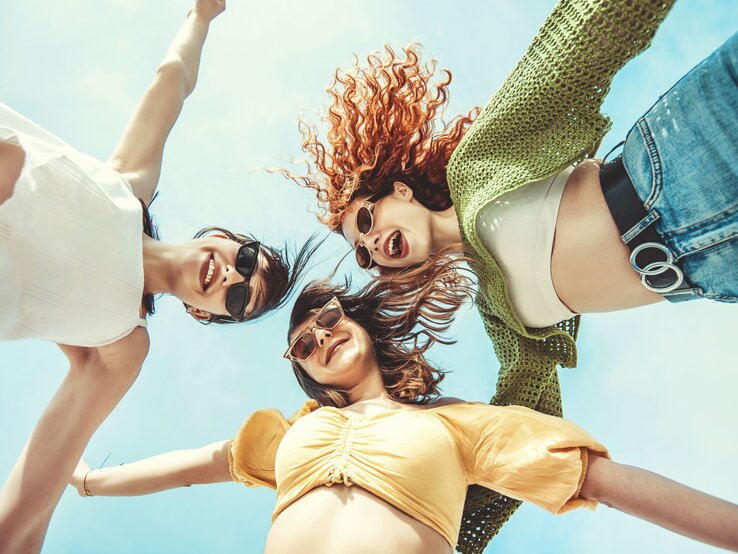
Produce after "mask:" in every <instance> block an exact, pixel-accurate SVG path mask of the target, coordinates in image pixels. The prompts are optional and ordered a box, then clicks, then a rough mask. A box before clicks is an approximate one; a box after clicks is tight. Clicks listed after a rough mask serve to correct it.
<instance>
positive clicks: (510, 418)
mask: <svg viewBox="0 0 738 554" xmlns="http://www.w3.org/2000/svg"><path fill="white" fill-rule="evenodd" d="M447 269H448V267H447V266H446V267H440V269H437V272H436V273H435V274H434V275H433V276H430V278H431V282H434V283H439V282H441V281H442V282H443V285H442V286H435V287H428V288H426V289H424V290H423V292H422V293H421V294H420V295H419V296H416V297H414V298H409V297H402V296H400V295H396V294H391V289H389V288H387V287H386V286H385V284H384V283H382V282H375V283H373V284H370V285H369V286H368V287H367V288H365V289H363V290H362V291H359V292H358V293H356V294H349V293H348V292H347V289H346V288H344V287H338V286H332V285H330V284H327V283H325V282H316V283H313V284H311V285H309V286H308V287H307V288H306V289H304V290H303V292H302V293H301V295H300V296H299V298H298V300H297V303H296V305H295V308H294V309H293V312H292V317H291V322H290V330H289V333H288V343H289V347H288V350H287V352H286V354H285V356H286V357H288V358H290V359H291V360H292V363H293V369H294V371H295V374H296V376H297V379H298V381H299V383H300V385H301V386H302V388H303V390H305V392H306V393H307V394H308V396H310V397H311V400H310V401H308V402H307V403H306V404H305V405H304V406H303V407H302V408H301V409H300V410H299V411H298V412H297V413H296V414H295V415H294V416H293V417H291V418H289V419H287V418H285V417H283V416H282V415H281V414H280V413H279V412H277V411H276V410H262V411H258V412H255V413H254V414H252V415H251V416H250V417H249V418H248V420H247V421H246V423H245V424H244V425H243V427H242V428H241V430H240V431H239V432H238V434H237V435H236V437H235V438H234V439H232V440H226V441H220V442H216V443H213V444H210V445H208V446H205V447H202V448H199V449H193V450H181V451H176V452H169V453H166V454H162V455H159V456H155V457H152V458H147V459H145V460H141V461H138V462H134V463H131V464H128V465H124V466H119V467H111V468H106V469H95V470H90V469H89V467H88V466H87V465H86V464H85V463H84V462H81V463H80V465H79V466H78V468H77V470H76V471H75V474H74V477H73V480H72V484H73V485H74V486H75V487H76V488H77V490H78V491H79V493H80V494H81V495H82V496H96V495H100V496H131V495H143V494H149V493H153V492H158V491H162V490H166V489H171V488H174V487H181V486H190V485H192V484H207V483H217V482H224V481H231V480H233V481H237V482H241V483H244V484H246V485H248V486H260V485H261V486H268V487H272V488H276V489H277V506H276V509H275V511H274V514H273V525H272V528H271V530H270V532H269V535H268V537H267V539H266V548H265V551H266V552H267V553H269V554H277V553H290V554H291V553H293V552H301V553H306V554H310V553H321V554H324V553H327V552H341V553H343V552H358V551H361V552H365V553H380V552H381V553H385V552H403V553H407V554H421V553H422V554H442V553H443V554H450V553H451V552H452V551H453V547H454V545H455V544H456V539H457V535H458V531H459V525H460V521H461V512H462V507H463V503H464V498H465V495H466V489H467V486H468V485H469V484H472V483H477V484H482V485H484V486H486V487H490V488H492V489H495V490H497V491H499V492H501V493H503V494H505V495H508V496H511V497H514V498H517V499H520V500H524V501H530V502H532V503H535V504H537V505H539V506H541V507H542V508H544V509H546V510H548V511H549V512H552V513H555V514H559V513H562V512H565V511H568V510H570V509H573V508H576V507H580V506H583V507H590V508H594V507H595V506H596V505H597V503H598V502H602V503H604V504H607V505H609V506H612V507H615V508H618V509H620V510H622V511H625V512H627V513H630V514H632V515H634V516H636V517H641V518H644V519H648V520H650V521H652V522H654V523H656V524H658V525H661V526H663V527H666V528H668V529H671V530H673V531H675V532H678V533H682V534H684V535H686V536H689V537H692V538H694V539H697V540H701V541H704V542H707V543H711V544H715V545H718V546H721V547H724V548H729V549H733V550H736V551H738V506H736V505H735V504H731V503H729V502H726V501H723V500H719V499H717V498H714V497H711V496H708V495H706V494H703V493H700V492H698V491H695V490H693V489H690V488H688V487H685V486H683V485H680V484H677V483H675V482H673V481H670V480H668V479H665V478H663V477H660V476H658V475H656V474H653V473H650V472H648V471H644V470H641V469H637V468H634V467H629V466H624V465H620V464H617V463H615V462H613V461H611V460H610V459H609V454H608V452H607V450H606V448H605V447H604V446H603V445H602V444H600V443H599V442H598V441H597V440H595V439H594V438H592V437H591V436H590V435H588V434H587V433H586V432H585V431H584V430H582V429H581V428H579V427H578V426H576V425H574V424H572V423H569V422H568V421H566V420H563V419H559V418H555V417H552V416H547V415H543V414H540V413H538V412H535V411H533V410H529V409H527V408H522V407H518V406H506V407H498V406H490V405H487V404H479V403H468V402H463V401H461V400H458V399H453V398H439V397H438V383H439V381H440V380H441V379H442V378H443V372H442V371H440V370H438V369H437V368H435V367H433V366H432V365H431V364H430V363H428V362H427V361H426V360H425V358H424V354H425V352H426V351H427V350H428V349H429V348H430V347H431V346H432V344H433V343H434V342H435V341H438V340H440V341H443V337H442V336H441V335H440V333H442V332H443V331H445V329H446V328H447V326H448V324H449V323H450V322H451V320H452V318H453V313H454V310H455V309H456V308H457V307H458V305H459V304H460V303H461V302H462V301H463V300H464V297H465V296H466V295H467V293H468V291H469V289H468V283H467V282H466V281H465V280H464V279H463V278H461V277H459V276H458V275H450V274H449V273H448V272H447ZM449 285H451V286H449ZM398 313H400V314H402V317H399V316H397V315H396V314H398ZM407 313H409V314H411V316H410V317H405V315H406V314H407ZM419 322H421V323H422V324H423V330H422V331H421V332H420V333H418V332H417V328H416V327H415V324H417V323H419ZM356 522H361V523H362V524H361V525H357V524H356Z"/></svg>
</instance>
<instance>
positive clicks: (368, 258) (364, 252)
mask: <svg viewBox="0 0 738 554" xmlns="http://www.w3.org/2000/svg"><path fill="white" fill-rule="evenodd" d="M383 196H384V194H375V195H373V196H370V197H369V198H367V199H366V200H364V201H363V202H362V203H361V207H360V208H359V210H358V211H357V212H356V229H357V230H358V231H359V233H360V235H359V240H360V241H361V244H360V243H359V242H358V241H357V243H356V246H355V247H354V248H355V251H356V263H358V264H359V267H361V268H362V269H371V268H372V267H374V265H375V263H374V259H373V258H372V253H371V252H370V251H369V249H368V248H367V247H366V245H364V243H363V241H364V237H363V235H366V234H368V233H371V231H372V227H374V204H376V203H377V202H378V201H379V200H380V199H381V198H382V197H383Z"/></svg>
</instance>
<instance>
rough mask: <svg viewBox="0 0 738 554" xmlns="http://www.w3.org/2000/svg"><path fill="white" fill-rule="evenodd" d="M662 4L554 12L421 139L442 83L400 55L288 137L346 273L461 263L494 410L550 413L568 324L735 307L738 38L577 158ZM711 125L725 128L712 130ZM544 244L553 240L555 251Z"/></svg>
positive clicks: (603, 124)
mask: <svg viewBox="0 0 738 554" xmlns="http://www.w3.org/2000/svg"><path fill="white" fill-rule="evenodd" d="M671 4H672V2H671V1H668V0H667V1H664V2H626V1H618V0H615V1H613V0H610V1H604V0H602V1H592V2H586V3H585V2H580V1H577V0H561V1H560V2H559V4H558V5H557V6H556V8H555V9H554V11H553V13H552V14H551V15H550V16H549V17H548V19H547V20H546V22H545V23H544V25H543V27H542V28H541V29H540V31H539V33H538V35H537V36H536V38H535V39H534V41H533V43H532V44H531V46H530V47H529V49H528V51H527V53H526V54H525V56H524V57H523V58H522V60H521V61H520V62H519V63H518V65H517V66H516V67H515V68H514V70H513V71H512V73H511V74H510V75H509V76H508V78H507V80H506V81H505V82H504V83H503V85H502V87H501V88H500V89H499V90H498V92H497V93H496V94H495V95H494V96H493V97H492V99H491V101H490V102H489V104H488V105H487V106H486V107H485V108H484V109H483V110H473V111H472V112H471V113H469V114H468V115H465V116H460V117H457V118H456V119H454V120H452V121H451V122H450V123H449V124H447V125H443V126H439V117H440V114H441V111H442V110H443V108H444V106H445V104H446V101H447V97H448V85H449V83H450V80H451V75H450V73H449V72H448V71H444V72H443V75H444V77H443V79H442V80H441V81H440V83H437V84H433V83H432V82H431V80H432V78H433V76H434V73H435V66H434V63H430V64H423V63H421V61H420V55H419V51H418V49H417V48H416V47H413V46H411V47H409V48H406V49H404V50H403V51H402V52H401V53H399V54H396V53H395V52H394V51H392V50H391V49H389V48H385V52H384V53H383V54H372V55H370V56H368V57H367V58H366V61H365V63H359V62H358V61H357V63H356V64H355V65H354V67H352V68H351V69H350V70H348V71H346V72H342V71H340V70H339V71H337V72H336V74H335V82H334V84H333V85H332V86H331V87H330V88H329V90H328V93H329V95H330V96H331V99H332V102H331V105H330V107H329V109H328V113H327V121H328V123H329V125H330V129H329V131H328V133H327V140H326V141H325V144H324V143H323V142H322V141H321V140H320V139H319V137H318V134H317V130H316V129H315V128H314V127H310V126H307V125H304V124H302V125H301V131H302V133H303V138H304V142H303V148H304V150H305V151H306V152H308V153H309V154H310V155H311V157H312V164H313V165H312V168H311V170H310V172H309V173H308V174H307V175H304V176H295V175H290V177H292V178H293V179H294V180H296V181H297V182H298V183H299V184H302V185H304V186H307V187H311V188H313V189H314V190H315V191H316V192H317V196H318V200H319V201H320V202H321V203H322V205H323V206H324V207H325V210H326V213H325V215H324V216H323V221H324V222H325V223H326V224H327V225H328V226H330V228H331V229H333V230H334V231H336V232H339V233H342V234H343V235H344V237H345V238H346V239H347V240H348V241H349V243H350V244H351V245H352V247H353V248H354V249H355V255H356V260H357V262H358V263H359V265H360V266H361V267H364V268H367V269H370V268H373V267H376V268H377V269H378V270H379V272H381V273H392V272H398V271H400V270H404V271H403V272H402V274H403V276H404V278H409V276H413V275H414V276H415V277H417V278H418V279H419V280H422V278H423V274H424V272H425V271H426V268H427V266H428V265H429V264H432V263H433V256H434V255H437V254H439V253H442V254H443V253H448V252H457V253H461V252H465V253H466V254H467V255H468V256H469V257H471V258H473V260H474V263H473V268H474V270H475V272H476V273H477V275H478V277H479V281H480V294H479V296H478V299H477V303H478V305H479V309H480V311H481V314H482V317H483V320H484V322H485V326H486V328H487V331H488V333H489V334H490V336H491V338H492V340H493V343H494V345H495V349H496V353H497V355H498V357H499V358H500V362H501V369H500V378H499V382H498V389H497V393H496V396H495V398H494V399H493V402H495V403H503V404H507V403H516V404H521V403H522V404H524V405H527V406H530V407H536V408H538V409H542V410H543V411H546V412H548V413H560V397H559V390H558V381H557V378H556V373H555V371H556V366H557V365H561V366H564V367H573V366H575V365H576V346H575V342H574V341H575V338H576V335H577V329H578V325H579V314H581V313H587V312H603V311H612V310H622V309H628V308H634V307H637V306H642V305H646V304H651V303H654V302H659V301H662V300H664V299H667V300H669V301H672V302H678V301H682V300H689V299H693V298H700V297H708V298H712V299H715V300H719V301H724V302H736V301H738V172H736V164H735V163H734V160H735V159H738V123H737V122H736V118H735V117H732V114H735V113H737V111H738V102H737V101H736V100H737V95H736V93H735V91H736V82H735V78H734V76H735V75H736V74H738V35H734V36H733V37H732V38H730V39H729V40H728V41H727V42H726V43H725V44H724V45H723V46H721V47H720V48H719V49H718V50H716V51H715V52H714V53H713V54H711V55H710V56H709V57H708V58H707V59H706V60H704V61H703V62H702V63H701V64H699V65H698V66H697V67H696V68H695V69H693V70H692V71H690V72H689V73H688V74H687V75H686V76H685V77H684V78H682V79H681V80H680V81H679V82H678V83H677V85H675V86H674V87H673V88H672V89H671V90H670V91H669V92H668V93H667V94H666V95H664V96H663V97H662V98H661V99H660V100H659V101H658V102H657V103H656V104H655V105H654V106H653V107H652V108H651V109H650V110H649V111H648V112H647V113H646V114H645V115H644V116H643V117H642V118H641V119H640V120H639V121H638V122H637V124H636V125H635V126H634V127H633V129H632V130H631V132H630V133H629V134H628V136H627V140H626V141H625V146H624V151H623V155H622V156H620V157H618V158H617V159H615V160H614V161H612V162H610V163H606V164H603V163H601V162H600V161H598V160H594V159H591V158H590V157H591V156H592V155H593V154H594V153H595V151H596V150H597V148H598V145H599V144H600V141H601V139H602V137H603V135H604V133H605V132H606V131H607V129H608V127H609V124H610V123H609V120H608V119H607V118H606V117H604V116H603V115H602V114H601V113H600V106H601V103H602V100H603V99H604V97H605V95H606V94H607V92H608V90H609V87H610V83H611V80H612V78H613V76H614V75H615V74H616V73H617V71H618V70H619V69H620V68H621V67H622V66H623V65H624V64H625V63H626V62H627V61H628V60H629V59H631V58H632V57H633V56H635V55H636V54H638V53H639V52H641V51H643V50H644V49H645V48H647V46H648V45H649V43H650V41H651V39H652V36H653V34H654V33H655V31H656V29H657V28H658V26H659V24H660V22H661V20H662V19H663V18H664V17H665V16H666V14H667V12H668V10H669V9H670V7H671ZM726 114H731V115H730V116H726ZM554 238H555V240H554Z"/></svg>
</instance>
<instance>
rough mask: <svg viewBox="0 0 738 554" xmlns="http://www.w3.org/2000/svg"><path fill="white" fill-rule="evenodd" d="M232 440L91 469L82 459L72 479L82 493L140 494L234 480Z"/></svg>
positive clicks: (109, 494) (90, 494)
mask: <svg viewBox="0 0 738 554" xmlns="http://www.w3.org/2000/svg"><path fill="white" fill-rule="evenodd" d="M229 445H230V441H220V442H214V443H212V444H209V445H207V446H203V447H202V448H197V449H191V450H176V451H173V452H167V453H165V454H159V455H158V456H153V457H151V458H145V459H143V460H139V461H137V462H133V463H130V464H125V465H122V466H113V467H109V468H103V469H90V468H89V466H88V465H87V464H86V463H85V462H84V461H83V460H82V461H80V463H79V464H78V465H77V468H76V469H75V470H74V474H73V475H72V479H71V481H70V483H71V484H72V486H74V487H75V488H76V489H77V492H79V494H80V496H139V495H143V494H151V493H155V492H161V491H164V490H168V489H175V488H177V487H189V486H190V485H206V484H208V483H222V482H225V481H231V480H232V479H231V474H230V472H229V470H228V446H229Z"/></svg>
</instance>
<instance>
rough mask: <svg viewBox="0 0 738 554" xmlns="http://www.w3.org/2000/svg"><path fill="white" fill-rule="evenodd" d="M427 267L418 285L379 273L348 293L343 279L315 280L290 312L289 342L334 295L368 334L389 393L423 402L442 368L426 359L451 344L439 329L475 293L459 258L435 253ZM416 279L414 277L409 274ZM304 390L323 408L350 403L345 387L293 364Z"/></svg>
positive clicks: (433, 391) (431, 393)
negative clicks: (432, 349) (438, 345)
mask: <svg viewBox="0 0 738 554" xmlns="http://www.w3.org/2000/svg"><path fill="white" fill-rule="evenodd" d="M433 259H434V265H433V266H432V267H429V268H426V272H427V273H426V275H425V276H424V277H425V278H424V281H423V283H425V284H423V285H422V286H420V287H418V281H417V279H415V278H407V277H405V275H404V274H403V276H400V277H398V276H395V275H392V276H387V277H380V278H378V279H375V280H373V281H371V282H370V283H368V284H367V285H366V286H364V287H363V288H362V289H360V290H358V291H357V292H354V293H352V292H349V289H350V286H351V283H350V279H348V278H346V280H345V281H344V283H343V284H342V285H337V284H332V283H329V282H328V281H313V282H312V283H310V284H309V285H308V286H307V287H305V288H304V289H303V290H302V292H301V293H300V294H299V295H298V297H297V300H296V301H295V306H294V307H293V308H292V315H291V316H290V326H289V332H288V333H287V340H288V341H289V338H290V336H291V335H292V333H293V331H294V330H295V329H296V328H297V327H298V326H300V325H301V324H302V323H303V322H304V321H305V320H306V319H307V318H308V317H309V316H310V315H312V314H313V313H314V312H315V311H316V310H318V309H320V308H321V307H322V306H324V305H325V304H326V303H327V302H328V301H329V300H330V299H331V298H332V297H334V296H335V297H337V298H338V300H339V302H340V303H341V306H343V310H344V312H345V313H346V315H347V316H348V317H350V318H351V319H352V320H354V321H355V322H356V323H357V324H358V325H360V326H361V327H363V328H364V330H366V332H367V333H368V334H369V337H370V339H371V341H372V346H373V349H374V354H375V355H376V358H377V362H378V364H379V367H380V371H381V373H382V379H383V381H384V386H385V387H386V389H387V392H388V393H389V395H390V397H392V398H393V399H395V400H398V401H400V402H407V403H415V404H425V403H427V402H429V401H431V400H433V399H434V398H435V397H437V395H438V384H439V383H440V381H441V380H442V379H443V375H444V372H443V371H441V370H439V369H437V368H436V367H434V366H433V365H432V364H431V363H430V362H428V361H427V360H426V359H425V353H426V351H427V350H428V349H429V348H430V347H431V346H432V345H433V344H434V343H436V342H440V343H441V344H452V343H453V342H455V341H453V340H450V339H447V338H444V336H443V333H445V331H446V330H447V329H448V327H449V326H450V325H451V323H452V322H453V320H454V315H455V313H456V310H457V309H458V308H459V307H460V306H461V304H462V303H463V302H464V301H465V300H467V299H470V298H471V297H472V296H473V293H474V290H473V286H472V281H471V279H470V278H469V277H468V276H467V275H466V271H465V270H463V269H462V268H461V267H459V264H460V263H461V262H462V261H467V260H465V259H463V258H460V259H452V258H449V257H448V256H435V257H434V258H433ZM413 277H417V276H413ZM292 369H293V370H294V372H295V376H296V377H297V381H298V382H299V384H300V386H301V387H302V390H304V391H305V393H306V394H307V395H308V396H309V397H310V398H313V399H315V400H317V401H318V403H319V404H320V405H321V406H334V407H337V408H341V407H343V406H346V405H348V404H349V403H350V402H349V398H348V394H347V392H346V391H345V390H342V389H340V388H338V387H335V386H331V385H323V384H321V383H318V382H317V381H315V380H314V379H313V378H312V377H310V376H309V375H308V374H307V372H306V371H305V370H304V369H303V368H302V366H300V365H299V364H298V363H296V362H292Z"/></svg>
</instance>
